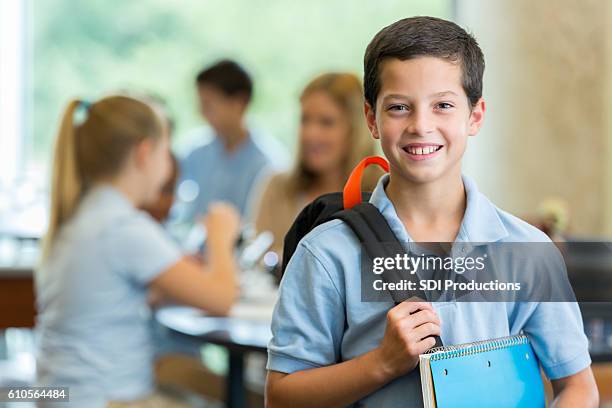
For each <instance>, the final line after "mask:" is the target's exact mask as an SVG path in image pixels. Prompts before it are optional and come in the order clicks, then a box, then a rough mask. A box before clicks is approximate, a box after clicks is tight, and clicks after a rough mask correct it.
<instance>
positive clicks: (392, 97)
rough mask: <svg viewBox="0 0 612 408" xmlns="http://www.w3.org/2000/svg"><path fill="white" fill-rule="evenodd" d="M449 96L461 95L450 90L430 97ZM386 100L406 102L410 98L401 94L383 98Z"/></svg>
mask: <svg viewBox="0 0 612 408" xmlns="http://www.w3.org/2000/svg"><path fill="white" fill-rule="evenodd" d="M449 95H453V96H459V95H457V93H456V92H453V91H451V90H448V91H441V92H436V93H433V94H431V96H430V97H431V98H439V97H443V96H449ZM386 99H404V100H408V99H410V98H409V97H408V96H406V95H401V94H389V95H385V96H384V97H383V100H386Z"/></svg>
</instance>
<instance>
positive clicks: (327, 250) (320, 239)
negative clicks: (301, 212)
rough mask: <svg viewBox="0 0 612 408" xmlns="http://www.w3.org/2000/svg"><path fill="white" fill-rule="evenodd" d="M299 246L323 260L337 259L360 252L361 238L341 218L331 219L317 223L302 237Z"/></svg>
mask: <svg viewBox="0 0 612 408" xmlns="http://www.w3.org/2000/svg"><path fill="white" fill-rule="evenodd" d="M299 246H302V247H304V248H305V249H306V250H307V251H308V252H310V253H312V255H314V256H315V257H317V258H319V260H321V259H322V258H327V259H328V260H331V259H333V258H335V259H337V258H338V257H339V256H342V257H346V256H351V255H354V254H359V251H360V244H359V240H358V239H357V237H356V236H355V234H354V233H353V231H352V230H351V228H350V227H349V226H348V225H347V224H346V223H344V222H343V221H341V220H337V219H336V220H330V221H327V222H325V223H323V224H321V225H317V226H316V227H315V228H313V229H312V230H311V231H310V232H309V233H308V234H306V235H305V236H304V238H302V240H301V241H300V243H299Z"/></svg>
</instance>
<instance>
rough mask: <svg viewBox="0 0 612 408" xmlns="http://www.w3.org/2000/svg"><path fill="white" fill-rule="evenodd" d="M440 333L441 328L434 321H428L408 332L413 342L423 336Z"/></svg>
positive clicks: (416, 341) (418, 340)
mask: <svg viewBox="0 0 612 408" xmlns="http://www.w3.org/2000/svg"><path fill="white" fill-rule="evenodd" d="M440 333H441V330H440V326H439V325H437V324H436V323H432V322H428V323H424V324H422V325H420V326H419V327H417V328H415V329H414V330H412V332H411V333H410V338H411V339H412V340H413V342H414V343H418V342H420V341H421V340H423V339H424V338H425V337H430V336H439V335H440ZM434 343H435V340H434Z"/></svg>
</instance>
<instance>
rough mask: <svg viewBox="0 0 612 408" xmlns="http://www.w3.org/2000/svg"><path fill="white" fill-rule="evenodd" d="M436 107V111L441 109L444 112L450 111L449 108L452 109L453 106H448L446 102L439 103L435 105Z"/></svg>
mask: <svg viewBox="0 0 612 408" xmlns="http://www.w3.org/2000/svg"><path fill="white" fill-rule="evenodd" d="M436 107H437V108H438V109H443V110H445V109H450V108H452V107H453V105H452V104H450V103H448V102H440V103H439V104H437V105H436Z"/></svg>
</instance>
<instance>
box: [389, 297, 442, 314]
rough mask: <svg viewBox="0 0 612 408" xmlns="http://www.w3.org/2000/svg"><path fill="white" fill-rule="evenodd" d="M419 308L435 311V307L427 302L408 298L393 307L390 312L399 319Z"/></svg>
mask: <svg viewBox="0 0 612 408" xmlns="http://www.w3.org/2000/svg"><path fill="white" fill-rule="evenodd" d="M419 310H431V311H432V312H433V307H432V306H431V304H430V303H427V302H422V301H413V300H406V301H403V302H402V303H400V304H399V305H397V306H395V307H394V308H393V309H391V310H390V311H389V314H390V315H392V317H395V318H398V319H399V318H402V317H405V316H409V315H410V314H412V313H414V312H416V311H419ZM390 317H391V316H390Z"/></svg>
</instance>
